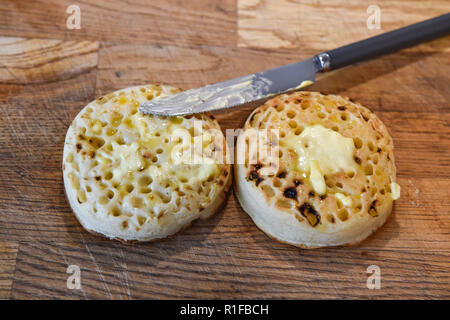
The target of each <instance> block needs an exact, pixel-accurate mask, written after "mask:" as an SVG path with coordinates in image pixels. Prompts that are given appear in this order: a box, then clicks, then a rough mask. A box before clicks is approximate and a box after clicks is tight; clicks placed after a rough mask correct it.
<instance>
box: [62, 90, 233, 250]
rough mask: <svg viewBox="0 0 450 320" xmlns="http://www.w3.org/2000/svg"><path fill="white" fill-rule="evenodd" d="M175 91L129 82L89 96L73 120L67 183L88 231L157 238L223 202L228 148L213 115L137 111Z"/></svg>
mask: <svg viewBox="0 0 450 320" xmlns="http://www.w3.org/2000/svg"><path fill="white" fill-rule="evenodd" d="M179 91H180V90H178V89H175V88H172V87H169V86H165V85H161V86H160V85H146V86H137V87H130V88H126V89H123V90H119V91H116V92H113V93H110V94H108V95H105V96H103V97H101V98H99V99H97V100H95V101H92V102H91V103H89V104H88V105H87V106H86V107H85V108H83V109H82V110H81V111H80V113H79V114H78V115H77V116H76V118H75V119H74V120H73V122H72V124H71V126H70V127H69V129H68V130H67V135H66V139H65V143H64V154H63V177H64V186H65V191H66V195H67V198H68V201H69V203H70V206H71V208H72V210H73V212H74V213H75V216H76V217H77V218H78V220H79V221H80V223H81V225H82V226H83V227H84V228H85V229H86V230H88V231H90V232H92V233H96V234H100V235H103V236H105V237H107V238H110V239H117V240H120V241H123V242H134V241H150V240H156V239H161V238H165V237H168V236H170V235H173V234H175V233H176V232H178V231H179V230H181V229H183V228H185V227H187V226H189V225H190V224H191V222H192V221H194V220H196V219H198V218H208V217H210V216H211V215H213V214H214V213H215V212H216V211H217V210H219V208H220V207H221V205H222V204H223V203H224V201H225V199H226V193H227V192H228V189H229V187H230V184H231V174H230V165H229V161H226V159H227V157H229V152H228V149H227V145H226V142H225V137H224V136H223V134H222V132H221V130H220V126H219V124H218V123H217V121H216V120H215V119H214V117H213V116H212V115H209V114H199V115H195V116H186V117H172V118H169V117H156V116H152V115H145V114H142V113H140V112H139V111H138V106H139V104H140V103H142V102H144V101H147V100H150V99H153V98H155V97H157V96H164V95H169V94H173V93H176V92H179ZM202 154H203V157H202ZM189 156H190V157H191V158H189Z"/></svg>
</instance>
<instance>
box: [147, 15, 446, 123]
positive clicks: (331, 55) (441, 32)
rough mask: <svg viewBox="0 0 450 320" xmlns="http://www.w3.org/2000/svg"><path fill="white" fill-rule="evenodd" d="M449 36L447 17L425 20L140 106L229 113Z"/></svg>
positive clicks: (167, 111)
mask: <svg viewBox="0 0 450 320" xmlns="http://www.w3.org/2000/svg"><path fill="white" fill-rule="evenodd" d="M448 34H450V14H449V13H447V14H444V15H442V16H439V17H436V18H432V19H429V20H425V21H422V22H419V23H416V24H413V25H410V26H407V27H403V28H400V29H397V30H394V31H390V32H387V33H383V34H381V35H378V36H375V37H372V38H368V39H365V40H362V41H358V42H355V43H352V44H349V45H346V46H343V47H340V48H336V49H333V50H330V51H325V52H322V53H319V54H318V55H316V56H314V57H313V58H311V59H308V60H305V61H301V62H295V63H292V64H288V65H285V66H282V67H279V68H274V69H270V70H266V71H263V72H258V73H254V74H251V75H247V76H244V77H241V78H237V79H232V80H228V81H224V82H219V83H216V84H212V85H207V86H205V87H202V88H198V89H191V90H187V91H183V92H180V93H178V94H175V95H170V96H164V97H158V98H155V99H153V100H150V101H147V102H145V103H143V104H141V105H140V106H139V111H141V112H143V113H149V114H155V115H163V116H179V115H187V114H193V113H200V112H206V111H213V110H219V109H224V108H230V107H234V106H236V105H240V104H244V103H247V102H250V101H255V100H259V99H262V98H265V97H268V96H271V95H275V94H279V93H281V92H284V91H287V90H291V89H300V88H303V87H305V86H307V85H310V84H312V83H313V82H314V81H315V79H316V73H318V72H326V71H329V70H335V69H339V68H341V67H345V66H348V65H351V64H353V63H356V62H359V61H363V60H368V59H372V58H375V57H378V56H381V55H384V54H388V53H392V52H394V51H397V50H400V49H403V48H407V47H410V46H412V45H415V44H418V43H421V42H425V41H429V40H432V39H434V38H437V37H441V36H445V35H448Z"/></svg>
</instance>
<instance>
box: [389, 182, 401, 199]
mask: <svg viewBox="0 0 450 320" xmlns="http://www.w3.org/2000/svg"><path fill="white" fill-rule="evenodd" d="M391 196H392V199H394V200H397V199H399V198H400V186H399V185H398V184H397V183H395V182H392V183H391Z"/></svg>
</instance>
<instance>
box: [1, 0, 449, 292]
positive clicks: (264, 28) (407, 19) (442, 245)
mask: <svg viewBox="0 0 450 320" xmlns="http://www.w3.org/2000/svg"><path fill="white" fill-rule="evenodd" d="M71 4H77V5H79V6H80V8H81V29H79V30H69V29H67V28H66V19H67V17H68V14H67V13H66V8H67V7H68V6H69V5H71ZM371 4H376V5H378V6H379V7H380V8H381V26H382V28H381V29H380V30H368V29H367V27H366V19H367V14H366V9H367V7H368V6H369V5H371ZM447 10H448V1H419V0H408V1H387V0H386V1H366V0H364V1H356V0H351V1H343V0H337V1H326V2H325V1H316V0H309V1H303V0H302V1H300V0H297V1H294V0H282V1H278V0H226V1H219V0H214V1H207V0H205V1H195V2H191V1H177V0H171V1H144V0H136V1H124V0H113V1H95V2H93V1H76V2H72V1H69V0H67V1H66V0H51V1H26V0H20V1H19V0H16V1H13V0H4V1H1V2H0V13H1V15H2V17H3V18H2V19H1V20H0V298H1V299H45V298H51V299H53V298H57V299H91V298H97V299H149V298H156V299H163V298H188V299H191V298H206V299H220V298H230V299H237V298H240V299H246V298H275V299H281V298H288V299H300V298H305V299H309V298H314V299H322V298H336V299H362V298H368V299H371V298H383V299H386V298H401V299H410V298H414V299H420V298H425V299H436V298H444V299H449V298H450V272H449V271H450V200H449V199H450V191H449V190H450V170H449V169H450V152H449V150H450V104H449V100H450V86H449V74H450V38H449V37H447V38H442V39H439V40H435V41H433V42H430V43H427V44H422V45H420V46H417V47H414V48H410V49H407V50H404V51H401V52H398V53H395V54H392V55H389V56H385V57H382V58H379V59H376V60H373V61H370V62H366V63H360V64H358V65H355V66H351V67H348V68H345V69H342V70H339V71H336V72H332V73H329V74H324V75H323V76H321V77H320V79H319V80H318V81H317V82H316V83H315V84H314V85H313V86H312V87H310V88H309V89H308V90H318V91H322V92H324V93H334V94H342V95H346V96H349V97H351V98H353V99H354V100H356V101H359V102H361V103H362V104H363V105H366V106H367V107H369V108H370V109H372V110H373V111H374V112H375V113H376V114H377V115H378V116H379V117H380V118H381V119H382V120H383V121H384V122H385V124H386V125H387V127H388V128H389V131H390V133H391V135H392V136H393V138H394V144H395V156H396V163H397V168H398V180H399V183H400V185H401V187H402V197H401V198H400V200H398V201H397V202H396V204H395V207H394V211H393V215H392V217H391V218H390V219H389V221H388V222H387V223H386V225H385V226H384V227H383V228H382V229H380V230H379V231H377V232H376V233H375V234H374V235H372V236H371V237H370V238H369V239H367V240H366V241H364V242H363V243H362V244H360V245H358V246H355V247H343V248H331V249H318V250H302V249H298V248H295V247H291V246H288V245H284V244H281V243H278V242H275V241H273V240H271V239H269V238H268V237H267V236H265V235H264V234H263V233H262V232H261V231H259V230H258V229H257V228H256V226H255V225H254V224H253V222H252V221H251V219H250V218H249V217H248V216H247V215H246V214H245V213H244V212H243V211H242V209H241V208H240V206H239V204H238V203H237V202H236V200H235V198H234V196H233V195H231V196H230V198H229V200H228V202H227V204H226V207H225V208H224V209H223V210H222V211H221V212H220V213H218V214H217V215H215V216H214V217H213V218H211V219H210V220H208V221H201V222H196V223H195V224H194V225H193V226H192V227H191V228H189V229H187V230H186V231H184V232H182V233H181V234H179V235H178V236H176V237H174V238H173V239H169V240H164V241H160V242H155V243H149V244H138V245H133V246H126V245H123V244H120V243H116V242H112V241H108V240H105V239H102V238H99V237H96V236H93V235H90V234H88V233H87V232H85V231H84V230H83V228H82V227H81V226H80V225H79V223H78V222H77V220H76V219H75V217H74V215H73V214H72V212H71V210H70V208H69V206H68V204H67V201H66V199H65V196H64V190H63V183H62V172H61V160H62V159H61V157H62V150H63V141H64V136H65V132H66V130H67V128H68V126H69V125H70V123H71V121H72V119H73V118H74V116H75V115H76V114H77V113H78V112H79V111H80V110H81V108H82V107H83V106H85V105H86V104H87V103H88V102H89V101H91V100H93V99H94V98H96V97H98V96H100V95H103V94H105V93H108V92H110V91H112V90H116V89H120V88H123V87H128V86H132V85H137V84H144V83H157V82H158V83H167V84H170V85H174V86H177V87H181V88H183V89H189V88H193V87H197V86H201V85H205V84H208V83H213V82H217V81H221V80H226V79H229V78H233V77H237V76H241V75H245V74H248V73H253V72H256V71H260V70H262V69H266V68H270V67H276V66H279V65H282V64H286V63H289V62H294V61H297V60H300V59H303V58H307V57H309V56H310V55H312V54H315V53H318V52H320V51H322V50H327V49H331V48H333V47H335V46H338V45H343V44H346V43H349V42H352V41H356V40H359V39H363V38H366V37H369V36H372V35H375V34H378V33H381V32H384V31H388V30H392V29H394V28H396V27H400V26H403V25H406V24H408V23H413V22H416V21H419V20H422V19H426V18H430V17H432V16H435V15H439V14H443V13H445V12H446V11H447ZM251 110H252V106H244V107H242V108H239V109H233V110H232V111H230V112H228V111H227V112H226V113H219V114H217V117H218V119H219V122H220V124H221V126H222V128H223V129H227V128H238V127H240V125H241V124H242V122H243V121H244V120H245V118H246V117H247V116H248V114H249V113H250V111H251ZM70 265H77V266H79V267H80V269H81V289H79V290H78V289H68V288H67V285H66V281H67V278H68V277H69V276H70V274H68V273H67V272H66V271H67V268H68V266H70ZM370 265H377V266H379V267H380V269H381V289H379V290H369V289H368V288H367V286H366V281H367V278H368V274H367V272H366V269H367V267H368V266H370Z"/></svg>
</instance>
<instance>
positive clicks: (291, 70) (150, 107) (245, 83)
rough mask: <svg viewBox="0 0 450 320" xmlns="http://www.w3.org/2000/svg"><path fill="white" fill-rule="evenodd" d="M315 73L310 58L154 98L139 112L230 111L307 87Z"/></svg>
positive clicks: (184, 113) (164, 113)
mask: <svg viewBox="0 0 450 320" xmlns="http://www.w3.org/2000/svg"><path fill="white" fill-rule="evenodd" d="M317 71H318V70H317V68H316V65H315V63H314V61H313V59H309V60H305V61H301V62H296V63H292V64H288V65H285V66H282V67H279V68H275V69H270V70H266V71H263V72H258V73H254V74H251V75H248V76H244V77H241V78H236V79H232V80H228V81H224V82H219V83H215V84H211V85H207V86H205V87H202V88H197V89H191V90H187V91H183V92H180V93H178V94H175V95H171V96H165V97H160V98H156V99H153V100H150V101H147V102H145V103H143V104H141V105H140V106H139V111H141V112H144V113H149V114H155V115H164V116H178V115H186V114H193V113H200V112H206V111H213V110H218V109H224V108H230V107H233V106H236V105H240V104H243V103H247V102H251V101H255V100H259V99H262V98H265V97H267V96H269V95H273V94H278V93H281V92H284V91H287V90H290V89H296V88H300V87H301V86H307V85H309V84H311V83H313V82H314V80H315V78H316V72H317Z"/></svg>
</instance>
